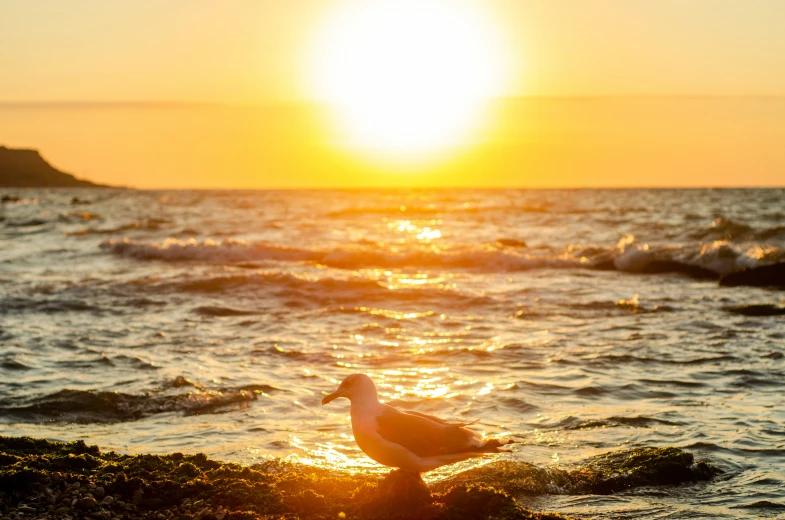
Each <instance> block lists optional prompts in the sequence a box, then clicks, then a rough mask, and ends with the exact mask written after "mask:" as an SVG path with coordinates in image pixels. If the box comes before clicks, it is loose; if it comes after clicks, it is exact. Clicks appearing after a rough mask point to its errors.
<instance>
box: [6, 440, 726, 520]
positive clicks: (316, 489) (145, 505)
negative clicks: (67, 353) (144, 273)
mask: <svg viewBox="0 0 785 520" xmlns="http://www.w3.org/2000/svg"><path fill="white" fill-rule="evenodd" d="M719 472H720V471H719V470H718V469H716V468H714V467H712V466H710V465H708V464H706V463H705V462H695V461H694V459H693V456H692V454H690V453H687V452H684V451H682V450H679V449H677V448H641V449H635V450H627V451H620V452H612V453H608V454H605V455H603V456H600V457H595V458H593V459H589V460H588V461H586V463H585V464H583V465H581V466H580V467H578V468H575V469H571V470H560V469H540V468H537V467H535V466H532V465H529V464H523V463H513V462H504V461H499V462H494V463H492V464H489V465H487V466H484V467H482V468H478V469H476V470H470V471H467V472H464V473H461V474H459V475H456V476H455V477H453V478H451V479H448V480H446V481H441V482H438V483H435V484H431V485H430V486H426V485H425V484H424V483H423V482H422V481H421V480H419V479H417V478H416V477H413V476H412V475H410V474H405V473H403V472H399V471H394V472H392V473H390V474H389V475H388V476H386V477H384V478H381V479H380V478H378V477H376V476H360V475H350V474H345V473H336V472H331V471H328V470H325V469H319V468H314V467H309V466H302V465H295V464H289V463H285V462H282V461H278V460H270V461H267V462H265V463H263V464H257V465H254V466H251V467H244V466H240V465H239V464H232V463H221V462H217V461H214V460H211V459H209V458H207V457H206V456H205V455H203V454H197V455H183V454H181V453H174V454H170V455H121V454H117V453H114V452H109V453H101V452H100V450H99V449H98V448H97V447H96V446H88V445H86V444H85V443H84V442H83V441H77V442H70V443H59V442H50V441H46V440H42V439H32V438H29V437H18V438H14V437H0V520H24V519H27V518H31V519H33V518H35V519H42V520H43V519H47V520H48V519H71V520H75V519H84V520H116V519H125V518H133V519H150V520H251V519H274V518H276V519H277V518H285V519H295V518H315V519H328V518H329V519H335V518H339V519H342V518H356V519H391V518H422V519H434V520H436V519H440V520H442V519H444V520H446V519H455V520H457V519H463V518H466V519H485V518H505V519H543V520H547V519H564V518H567V517H565V516H562V515H560V514H558V513H536V512H532V511H530V510H528V509H525V508H523V507H521V506H520V505H519V504H518V503H517V502H516V500H515V499H514V498H513V496H522V495H541V494H553V493H569V494H609V493H613V492H616V491H621V490H624V489H629V488H632V487H638V486H652V485H678V484H682V483H685V482H693V481H700V480H708V479H711V478H712V477H713V476H714V475H716V474H718V473H719Z"/></svg>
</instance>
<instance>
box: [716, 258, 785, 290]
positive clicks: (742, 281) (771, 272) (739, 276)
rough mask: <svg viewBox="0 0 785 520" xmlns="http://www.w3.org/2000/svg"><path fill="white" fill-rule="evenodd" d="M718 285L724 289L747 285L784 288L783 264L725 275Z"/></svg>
mask: <svg viewBox="0 0 785 520" xmlns="http://www.w3.org/2000/svg"><path fill="white" fill-rule="evenodd" d="M720 285H722V286H725V287H738V286H741V285H748V286H753V287H779V288H785V262H781V263H778V264H774V265H765V266H762V267H753V268H750V269H742V270H740V271H736V272H735V273H730V274H727V275H725V276H723V277H722V278H720Z"/></svg>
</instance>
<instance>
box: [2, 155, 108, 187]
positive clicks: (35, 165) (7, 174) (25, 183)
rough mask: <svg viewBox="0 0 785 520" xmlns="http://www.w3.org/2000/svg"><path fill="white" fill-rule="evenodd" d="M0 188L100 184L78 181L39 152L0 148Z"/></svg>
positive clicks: (96, 185)
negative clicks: (50, 162)
mask: <svg viewBox="0 0 785 520" xmlns="http://www.w3.org/2000/svg"><path fill="white" fill-rule="evenodd" d="M0 186H3V187H14V188H37V187H82V188H99V187H102V186H101V185H99V184H94V183H92V182H90V181H83V180H80V179H77V178H76V177H74V176H73V175H71V174H69V173H65V172H61V171H60V170H58V169H56V168H54V167H52V165H51V164H49V163H48V162H46V161H45V160H44V158H43V157H41V154H40V153H38V150H22V149H19V150H15V149H12V148H6V147H5V146H0Z"/></svg>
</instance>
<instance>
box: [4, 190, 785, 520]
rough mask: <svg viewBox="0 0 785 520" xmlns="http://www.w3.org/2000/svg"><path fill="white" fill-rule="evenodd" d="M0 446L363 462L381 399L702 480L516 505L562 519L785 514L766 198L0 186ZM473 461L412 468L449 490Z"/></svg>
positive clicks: (782, 228)
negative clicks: (374, 396)
mask: <svg viewBox="0 0 785 520" xmlns="http://www.w3.org/2000/svg"><path fill="white" fill-rule="evenodd" d="M4 195H7V199H6V200H5V202H4V203H3V204H2V207H1V208H0V219H2V220H1V221H0V244H1V245H0V342H1V343H0V435H14V436H18V435H30V436H34V437H43V438H48V439H55V440H63V441H66V440H77V439H84V440H85V441H86V442H88V443H89V444H97V445H99V446H100V447H101V448H102V449H107V450H116V451H119V452H126V453H137V452H145V453H170V452H185V453H195V452H204V453H206V454H208V455H209V456H211V457H214V458H217V459H220V460H224V461H233V462H239V463H242V464H253V463H256V462H259V461H264V460H266V459H268V458H271V457H274V458H283V459H285V460H288V461H292V462H299V463H303V464H311V465H318V466H322V467H328V468H335V469H337V470H340V471H369V472H384V471H386V469H385V468H382V467H379V466H378V465H376V464H374V463H373V462H372V461H370V460H369V459H367V458H366V457H365V456H364V455H363V454H362V452H360V451H359V450H358V448H357V446H356V445H355V443H354V441H353V439H352V437H351V427H350V423H349V419H348V415H349V407H348V402H347V401H345V400H338V401H335V402H333V403H331V404H330V405H328V406H325V407H322V406H320V400H321V398H322V397H323V395H325V394H326V393H329V392H332V391H333V390H334V389H335V387H336V386H337V384H338V382H340V380H341V379H342V378H343V377H345V376H346V375H349V374H352V373H355V372H363V373H366V374H368V375H370V376H371V377H372V378H373V379H374V380H375V381H376V383H377V386H378V387H379V391H380V398H382V399H383V400H384V401H385V402H387V403H390V404H394V405H396V406H399V407H401V408H403V409H407V410H417V411H420V412H424V413H429V414H434V415H438V416H440V417H443V418H446V419H456V420H460V421H472V420H479V422H478V423H477V424H476V425H475V426H474V427H475V428H477V429H478V430H480V431H482V432H483V433H485V434H487V435H502V436H505V437H509V438H513V439H515V440H517V441H519V444H517V445H515V451H514V453H512V454H505V455H501V456H499V457H501V458H503V459H506V460H511V461H513V462H516V463H517V462H521V463H522V462H527V463H531V464H534V465H535V466H538V467H541V468H569V467H572V466H574V465H578V464H580V463H581V462H582V461H585V460H586V459H588V458H589V457H592V456H596V455H600V454H603V453H608V452H613V451H618V450H623V449H628V448H634V447H641V446H653V447H670V446H672V447H678V448H682V449H684V450H686V451H689V452H692V453H694V454H695V456H696V458H697V459H701V460H705V461H707V462H708V463H709V464H711V465H712V466H714V467H716V468H719V469H720V470H722V474H721V475H719V476H717V477H715V478H714V479H712V480H711V481H709V482H702V483H695V484H685V485H681V486H676V487H673V486H666V487H644V488H635V489H630V490H628V491H623V492H621V493H617V494H613V495H608V496H595V495H574V494H569V493H568V492H565V491H564V490H560V489H559V488H558V487H557V486H554V488H553V490H552V493H548V494H543V495H539V496H531V495H528V496H523V497H520V500H519V501H520V503H521V504H522V505H524V506H526V507H530V508H533V509H536V510H547V511H559V512H562V513H565V514H569V515H575V516H582V517H586V518H636V519H644V518H652V519H653V518H658V519H660V518H758V517H761V516H764V517H771V518H775V517H782V518H785V400H784V399H783V394H785V356H784V354H785V317H783V315H782V313H783V311H782V309H783V305H785V296H783V294H785V293H783V292H781V291H779V290H777V289H772V288H766V287H751V286H743V285H742V286H726V285H722V284H721V283H720V282H719V279H720V277H721V276H723V275H726V274H729V273H732V272H735V271H738V270H740V269H744V268H747V269H749V268H755V267H760V266H765V265H770V264H776V263H778V262H783V261H785V190H783V189H695V190H646V189H625V190H622V189H619V190H599V189H598V190H580V189H575V190H473V189H466V190H447V189H444V190H427V189H423V190H343V191H342V190H335V191H327V190H324V191H323V190H311V191H136V190H121V189H94V190H89V189H50V190H43V189H42V190H35V189H30V190H4ZM487 462H488V461H487V460H475V461H469V462H466V463H461V464H459V465H456V466H454V467H447V468H442V469H440V470H437V471H435V472H433V473H430V474H427V475H426V480H430V481H438V480H439V479H444V478H449V477H450V475H453V474H454V473H455V472H457V471H461V470H464V469H467V468H477V469H478V470H479V471H481V468H482V466H483V465H484V464H486V463H487Z"/></svg>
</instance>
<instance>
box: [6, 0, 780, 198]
mask: <svg viewBox="0 0 785 520" xmlns="http://www.w3.org/2000/svg"><path fill="white" fill-rule="evenodd" d="M377 4H378V6H377ZM385 5H386V7H385ZM399 5H404V7H402V8H400V9H402V10H401V11H400V13H398V12H397V11H390V8H389V2H388V3H386V4H385V3H384V2H379V1H376V0H373V1H371V0H367V1H365V2H362V1H359V0H358V1H351V0H346V1H339V0H335V1H328V0H298V1H292V2H290V1H272V0H267V1H250V0H248V1H240V0H235V1H231V2H225V3H220V4H219V3H216V2H214V1H207V0H192V1H187V2H186V1H161V0H156V1H153V0H135V1H133V2H130V1H129V2H105V1H103V0H73V1H69V2H61V1H57V0H50V1H45V0H39V1H33V2H30V1H26V0H0V46H2V49H3V52H2V53H0V70H2V71H3V73H2V80H0V103H2V104H0V144H6V145H8V146H19V147H31V148H38V149H39V150H41V152H42V154H43V155H44V156H45V157H46V158H48V159H49V160H50V161H51V162H52V163H53V164H55V165H56V166H58V167H60V168H62V169H64V170H67V171H71V172H73V173H75V174H77V175H80V176H83V177H86V178H90V179H92V180H96V181H99V182H106V183H117V184H124V185H133V186H139V187H227V188H230V187H249V188H256V187H308V186H378V185H469V186H478V185H479V186H483V185H489V186H619V185H738V184H753V185H781V184H783V182H785V181H783V179H785V174H783V171H784V170H785V152H783V151H781V148H783V147H782V146H781V143H782V142H785V31H783V30H782V27H783V24H785V2H782V1H779V0H756V1H754V2H744V1H741V0H656V1H655V0H651V1H644V0H571V1H570V0H537V1H535V0H493V1H492V0H483V1H480V0H474V1H472V0H460V1H459V0H454V1H453V2H445V1H442V2H431V3H429V2H425V3H422V2H420V3H419V4H418V3H417V2H412V3H410V2H407V1H404V2H403V3H402V4H401V3H399ZM418 5H419V6H422V5H426V6H427V5H431V6H435V7H434V8H433V10H432V12H430V13H425V14H422V13H423V12H424V8H422V7H418ZM369 6H371V7H369ZM377 7H378V9H382V11H380V12H381V14H379V13H378V12H376V11H374V9H377ZM378 9H377V11H378ZM384 9H388V11H384ZM396 9H399V8H398V7H396ZM398 14H400V17H399V19H398V18H396V17H397V16H398ZM336 20H338V21H336ZM347 20H348V21H347ZM382 21H384V22H382ZM387 21H389V27H387V29H386V32H385V27H386V26H387V24H386V22H387ZM374 23H379V24H380V25H379V30H378V31H377V30H373V31H370V32H369V31H368V29H367V28H368V26H369V25H373V24H374ZM464 23H465V24H466V27H464V26H463V25H461V24H464ZM330 24H333V25H332V26H331V25H330ZM471 24H474V25H471ZM331 27H332V28H331ZM464 29H465V31H464ZM380 31H381V33H380ZM451 31H452V32H451ZM461 31H463V32H461ZM377 33H379V34H382V35H383V36H384V37H385V38H388V39H392V40H393V41H392V42H391V43H390V44H389V45H388V44H387V43H385V42H382V43H381V44H379V43H378V42H374V41H369V39H370V40H373V39H374V38H375V35H376V34H377ZM336 35H348V36H346V38H347V41H346V42H345V45H344V47H340V46H339V45H338V44H335V45H333V43H334V41H335V40H336V38H339V37H338V36H336ZM341 37H343V36H341ZM353 38H354V39H353ZM379 38H382V36H379ZM355 40H357V41H355ZM434 42H442V43H443V44H444V45H443V46H442V47H436V48H432V46H433V45H436V43H434ZM445 42H446V43H445ZM388 43H389V42H388ZM331 46H334V47H335V48H336V49H338V50H335V51H330V49H331V48H332V47H331ZM325 49H326V50H325ZM346 49H349V50H348V51H347V50H346ZM364 49H365V51H364ZM397 49H404V50H403V51H401V52H404V51H405V52H410V53H409V54H404V55H402V56H400V59H401V63H402V65H400V67H402V68H400V69H396V68H395V67H396V65H394V63H393V62H395V59H396V58H397V56H396V55H395V53H396V52H397ZM406 49H410V50H409V51H406ZM434 49H435V50H434ZM476 49H480V50H479V51H477V54H476V55H473V54H472V53H474V51H475V50H476ZM387 51H389V52H387ZM330 52H333V53H332V54H330ZM341 52H344V55H345V54H346V53H347V52H348V53H349V55H348V58H347V61H346V63H348V65H347V66H346V67H344V68H341V66H340V63H339V62H340V59H339V58H341V56H344V55H341V54H340V53H341ZM362 52H366V54H362ZM429 52H430V53H431V54H429ZM372 53H373V55H374V56H382V57H383V60H376V63H371V62H372V61H374V60H371V59H370V57H369V56H370V55H371V54H372ZM483 53H484V54H483ZM422 56H424V58H422V60H423V61H422V62H421V63H418V62H417V61H416V60H417V57H422ZM344 57H345V56H344ZM450 60H452V61H450ZM333 62H335V63H336V64H337V65H336V66H335V67H333V66H332V63H333ZM433 62H439V63H441V64H442V69H439V70H444V71H446V72H440V73H439V74H436V73H435V72H433V69H431V67H430V64H431V63H433ZM391 63H393V64H392V65H391ZM445 63H447V65H444V64H445ZM356 64H360V68H362V69H363V70H365V74H364V73H363V72H358V73H357V77H354V75H353V72H352V71H354V70H355V69H353V68H351V66H354V65H356ZM450 64H452V65H450ZM450 66H452V68H450ZM417 67H420V68H417ZM322 69H325V70H326V71H327V72H324V73H322V72H323V71H322ZM387 71H391V72H390V74H391V75H390V76H389V77H386V76H383V75H384V74H385V73H386V72H387ZM320 74H321V75H320ZM363 74H364V75H363ZM380 74H381V75H382V79H383V80H384V81H376V82H374V78H377V79H378V77H379V75H380ZM325 75H326V76H325ZM330 75H332V76H330ZM415 75H417V76H419V75H422V78H420V83H413V82H412V78H411V76H415ZM325 77H326V78H327V79H325ZM314 78H316V79H314ZM400 78H403V79H400ZM477 78H480V79H477ZM475 80H476V81H475ZM486 80H487V81H486ZM471 81H474V82H475V83H476V85H474V83H472V84H471V85H468V82H471ZM483 81H485V82H484V83H483ZM412 84H415V85H416V86H415V87H412V88H413V89H414V90H412V92H409V91H408V90H406V89H409V87H410V85H412ZM334 85H337V87H335V88H333V87H334ZM467 85H468V86H467ZM385 88H386V89H387V90H385ZM331 89H332V90H331ZM336 89H338V93H337V94H334V92H333V91H335V90H336ZM341 89H342V90H341ZM404 90H405V91H406V92H405V93H404V94H402V93H401V92H403V91H404ZM331 96H332V97H331ZM341 96H343V97H341ZM450 96H451V97H450ZM360 98H362V99H361V101H362V103H361V102H360V101H358V99H360ZM478 100H479V101H478ZM437 102H438V103H441V104H438V103H437ZM435 103H437V104H435ZM470 105H471V106H470ZM336 106H337V107H339V108H337V109H336V108H335V107H336ZM439 110H441V111H439ZM410 113H411V114H410ZM478 114H480V115H478ZM459 116H460V117H459ZM464 116H465V117H464ZM449 118H454V120H453V119H449ZM462 125H464V126H466V131H463V129H462V128H463V126H462ZM347 129H348V130H347ZM459 130H460V131H459ZM418 131H419V132H420V133H422V134H423V135H424V137H423V136H419V137H418V134H417V133H416V132H418ZM458 134H460V136H459V135H458ZM359 135H361V136H360V137H358V136H359ZM434 136H435V137H434ZM366 141H367V142H366ZM777 143H780V145H778V144H777ZM437 149H438V152H439V153H436V152H434V150H437ZM369 150H370V151H369ZM423 150H424V151H423ZM415 151H416V152H417V153H416V154H415V153H414V152H415ZM366 152H367V153H366ZM410 152H411V153H410ZM420 152H422V153H420ZM409 156H411V157H414V159H412V160H409ZM401 157H404V158H405V160H403V159H401ZM399 159H401V160H399Z"/></svg>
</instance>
